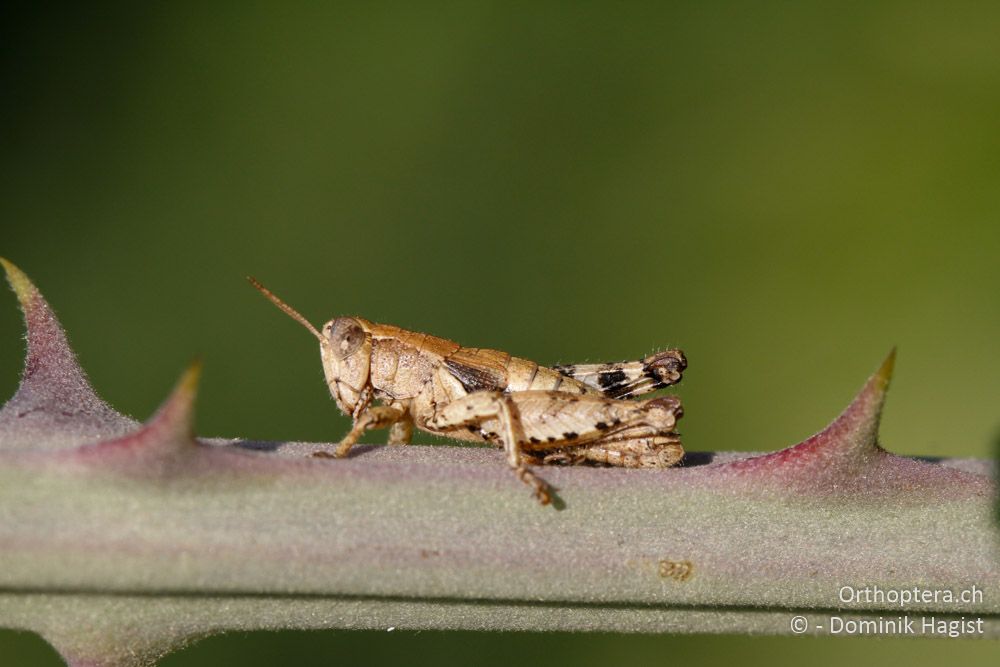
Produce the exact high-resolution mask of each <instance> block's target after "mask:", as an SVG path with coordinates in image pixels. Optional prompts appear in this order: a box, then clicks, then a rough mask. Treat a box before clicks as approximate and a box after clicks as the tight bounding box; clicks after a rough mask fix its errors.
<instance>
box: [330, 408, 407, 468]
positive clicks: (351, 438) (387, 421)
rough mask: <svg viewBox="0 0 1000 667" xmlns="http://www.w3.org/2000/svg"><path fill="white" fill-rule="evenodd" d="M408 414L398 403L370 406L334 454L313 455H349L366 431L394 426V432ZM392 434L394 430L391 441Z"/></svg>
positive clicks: (356, 421) (340, 456)
mask: <svg viewBox="0 0 1000 667" xmlns="http://www.w3.org/2000/svg"><path fill="white" fill-rule="evenodd" d="M406 416H407V415H406V410H404V409H403V408H402V407H400V406H398V405H375V406H370V407H368V408H366V409H365V410H364V412H362V413H361V414H360V415H358V418H357V419H355V420H354V426H353V427H351V430H350V431H349V432H348V433H347V435H345V436H344V438H343V440H341V441H340V444H338V445H337V450H336V451H335V452H334V453H333V454H330V453H329V452H316V453H315V454H313V456H317V457H320V458H337V459H339V458H343V457H345V456H347V454H348V452H350V451H351V447H353V446H354V445H355V444H357V442H358V440H359V439H360V438H361V436H362V435H364V433H365V431H369V430H371V429H375V428H385V427H387V426H393V427H394V428H393V432H394V431H395V430H396V429H395V425H396V424H397V423H398V422H400V420H404V421H405V420H406ZM391 435H392V432H390V441H391ZM394 444H395V443H394Z"/></svg>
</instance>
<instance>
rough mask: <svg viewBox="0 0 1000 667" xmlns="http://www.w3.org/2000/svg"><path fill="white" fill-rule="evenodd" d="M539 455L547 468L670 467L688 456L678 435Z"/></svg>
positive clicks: (599, 443)
mask: <svg viewBox="0 0 1000 667" xmlns="http://www.w3.org/2000/svg"><path fill="white" fill-rule="evenodd" d="M539 454H541V455H539ZM539 454H535V456H533V457H532V458H533V461H537V462H538V463H543V464H547V465H553V464H554V465H580V464H587V463H591V464H597V465H601V464H603V465H608V466H614V467H616V468H669V467H671V466H673V465H675V464H676V463H677V462H678V461H680V460H681V458H682V457H683V456H684V447H683V446H682V445H681V443H680V440H679V439H678V438H677V437H675V436H651V437H648V436H647V437H636V438H625V439H621V440H612V441H599V442H595V443H591V444H589V445H581V446H579V447H575V448H573V449H570V450H566V451H555V452H549V453H539Z"/></svg>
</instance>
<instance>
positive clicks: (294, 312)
mask: <svg viewBox="0 0 1000 667" xmlns="http://www.w3.org/2000/svg"><path fill="white" fill-rule="evenodd" d="M247 280H249V281H250V284H251V285H253V286H254V287H256V288H257V291H259V292H260V293H261V294H263V295H264V296H266V297H267V298H268V299H270V300H271V303H273V304H274V305H276V306H277V307H278V308H281V310H283V311H284V312H285V314H286V315H288V316H289V317H291V318H292V319H293V320H295V321H296V322H298V323H299V324H301V325H302V326H304V327H305V328H306V329H309V331H311V332H312V335H313V336H316V338H318V339H319V340H320V342H321V343H322V342H323V341H325V340H326V339H325V338H323V335H322V334H321V333H320V332H319V331H317V330H316V327H314V326H313V325H312V324H311V323H310V322H309V320H307V319H306V318H304V317H302V315H300V314H299V311H297V310H295V309H294V308H292V307H291V306H289V305H288V304H287V303H285V302H284V301H282V300H281V299H279V298H278V297H277V295H275V293H274V292H272V291H271V290H269V289H267V288H266V287H264V286H263V285H261V284H260V281H259V280H257V279H256V278H254V277H253V276H247Z"/></svg>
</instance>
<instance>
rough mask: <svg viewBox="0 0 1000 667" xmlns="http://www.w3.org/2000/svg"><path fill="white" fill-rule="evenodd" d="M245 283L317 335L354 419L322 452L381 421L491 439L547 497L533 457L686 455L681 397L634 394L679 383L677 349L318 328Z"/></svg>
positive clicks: (406, 435)
mask: <svg viewBox="0 0 1000 667" xmlns="http://www.w3.org/2000/svg"><path fill="white" fill-rule="evenodd" d="M248 280H249V281H250V283H251V284H252V285H253V286H254V287H256V288H257V289H258V290H259V291H260V292H261V293H263V294H264V296H266V297H267V298H268V299H270V300H271V301H272V302H273V303H274V304H275V305H276V306H278V308H280V309H281V310H282V311H284V312H285V313H286V314H287V315H289V316H290V317H292V318H293V319H295V320H296V321H298V322H299V323H300V324H302V325H303V326H304V327H305V328H306V329H308V330H309V331H310V332H311V333H312V334H313V335H314V336H315V337H316V339H317V340H319V348H320V356H321V358H322V362H323V372H324V374H325V376H326V383H327V386H328V388H329V390H330V393H331V395H332V396H333V399H334V400H335V401H336V403H337V407H339V408H340V409H341V411H343V412H344V414H347V415H350V416H351V418H352V419H353V426H352V428H351V430H350V431H349V432H348V433H347V435H346V436H344V438H343V439H342V440H341V441H340V443H339V444H338V445H337V449H336V450H335V452H334V454H328V453H326V452H317V454H316V455H317V456H327V457H335V458H339V457H344V456H347V454H348V452H350V450H351V447H353V446H354V445H355V444H356V443H357V441H358V439H359V438H361V436H362V435H363V434H364V433H365V432H366V431H368V430H369V429H376V428H388V429H389V444H390V445H403V444H408V443H409V442H410V440H411V439H412V437H413V429H414V427H416V428H419V429H421V430H423V431H427V432H429V433H433V434H437V435H443V436H447V437H450V438H455V439H458V440H467V441H475V442H486V443H491V444H494V445H497V446H499V447H502V448H503V450H504V453H505V456H506V460H507V464H508V465H509V466H510V467H511V469H512V470H513V471H514V473H515V474H516V475H517V477H518V478H519V479H521V480H522V481H523V482H525V483H526V484H528V485H529V486H531V487H532V488H533V490H534V495H535V497H536V498H537V499H538V501H539V502H541V504H543V505H546V504H548V503H550V502H551V501H552V492H553V490H552V488H551V487H550V486H549V485H548V483H546V482H545V481H544V480H543V479H541V478H540V477H539V476H537V475H536V474H535V473H534V472H532V471H531V470H530V469H529V467H528V466H529V465H530V464H536V465H537V464H579V463H586V462H592V463H598V464H606V465H612V466H621V467H626V468H665V467H668V466H672V465H674V464H675V463H677V462H678V461H679V460H680V458H681V456H682V455H683V453H684V449H683V447H682V446H681V443H680V438H679V437H678V435H677V433H676V432H675V431H674V427H675V425H676V423H677V420H678V419H679V418H680V417H681V415H682V414H683V410H682V408H681V402H680V399H678V398H677V397H676V396H664V397H660V398H652V399H646V400H629V399H630V398H632V397H634V396H641V395H643V394H646V393H648V392H651V391H654V390H656V389H660V388H661V387H666V386H668V385H672V384H676V383H677V382H679V381H680V379H681V374H682V373H683V371H684V369H685V368H686V367H687V361H686V360H685V358H684V354H683V352H681V351H680V350H676V349H670V350H665V351H662V352H657V353H655V354H652V355H650V356H647V357H645V358H644V359H640V360H636V361H624V362H619V363H608V364H573V365H562V366H552V367H545V366H541V365H539V364H537V363H535V362H533V361H529V360H528V359H521V358H518V357H513V356H511V355H510V354H508V353H506V352H501V351H500V350H489V349H483V348H474V347H462V346H461V345H459V344H458V343H455V342H453V341H450V340H447V339H445V338H438V337H436V336H431V335H429V334H423V333H417V332H414V331H407V330H406V329H401V328H399V327H396V326H392V325H389V324H376V323H374V322H370V321H368V320H366V319H363V318H361V317H338V318H335V319H332V320H330V321H329V322H327V323H326V324H324V325H323V327H322V329H320V330H317V329H316V327H314V326H313V325H312V324H311V323H310V322H309V321H308V320H307V319H306V318H305V317H303V316H302V315H300V314H299V313H298V311H296V310H295V309H293V308H292V307H291V306H289V305H288V304H286V303H285V302H284V301H282V300H281V299H279V298H278V297H277V296H276V295H275V294H273V293H272V292H271V291H270V290H268V289H267V288H266V287H264V286H263V285H261V284H260V283H259V282H258V281H257V280H256V279H254V278H252V277H248ZM374 401H378V403H379V404H378V405H376V404H373V402H374Z"/></svg>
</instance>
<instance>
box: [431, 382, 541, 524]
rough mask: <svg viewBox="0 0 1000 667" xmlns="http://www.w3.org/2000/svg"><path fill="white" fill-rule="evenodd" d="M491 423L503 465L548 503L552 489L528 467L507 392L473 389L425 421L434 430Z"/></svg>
mask: <svg viewBox="0 0 1000 667" xmlns="http://www.w3.org/2000/svg"><path fill="white" fill-rule="evenodd" d="M484 423H492V424H495V425H496V432H497V433H498V434H499V436H500V439H501V441H502V443H503V449H504V453H505V454H506V457H507V465H509V466H510V467H511V469H512V470H513V471H514V474H515V475H516V476H517V478H518V479H520V480H521V481H522V482H524V483H525V484H527V485H528V486H530V487H531V488H532V489H534V492H535V498H536V499H538V502H539V503H541V504H542V505H548V504H549V503H551V502H552V495H553V489H552V487H550V486H549V484H548V482H546V481H545V480H543V479H542V478H541V477H539V476H538V475H536V474H535V473H533V472H532V471H531V470H529V469H528V459H529V457H527V456H525V454H524V446H525V444H526V441H525V437H524V428H523V426H522V424H521V417H520V413H519V411H518V408H517V405H516V404H515V402H514V400H513V399H512V398H511V396H510V395H508V394H504V393H502V392H499V391H477V392H473V393H471V394H468V395H467V396H463V397H462V398H459V399H458V400H455V401H452V402H450V403H448V404H447V405H445V406H443V407H441V408H440V409H439V410H438V411H437V412H436V413H435V414H434V416H433V417H431V419H430V420H428V422H427V426H429V427H431V429H433V430H434V431H437V432H445V433H446V432H447V431H448V430H452V429H455V428H458V427H461V426H465V425H470V424H475V425H480V426H481V425H483V424H484Z"/></svg>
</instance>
